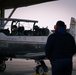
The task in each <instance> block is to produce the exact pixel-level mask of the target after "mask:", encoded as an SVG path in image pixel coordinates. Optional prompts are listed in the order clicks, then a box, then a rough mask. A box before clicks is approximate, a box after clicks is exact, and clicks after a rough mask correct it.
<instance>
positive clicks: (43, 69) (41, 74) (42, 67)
mask: <svg viewBox="0 0 76 75" xmlns="http://www.w3.org/2000/svg"><path fill="white" fill-rule="evenodd" d="M36 63H37V66H36V68H35V71H36V75H45V74H46V73H47V72H48V67H47V66H46V64H45V62H44V61H42V60H40V61H36ZM46 75H47V74H46Z"/></svg>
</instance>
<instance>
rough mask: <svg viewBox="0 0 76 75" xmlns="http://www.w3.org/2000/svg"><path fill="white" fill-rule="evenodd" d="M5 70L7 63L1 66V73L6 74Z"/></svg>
mask: <svg viewBox="0 0 76 75" xmlns="http://www.w3.org/2000/svg"><path fill="white" fill-rule="evenodd" d="M5 69H6V64H5V63H2V64H0V72H4V71H5Z"/></svg>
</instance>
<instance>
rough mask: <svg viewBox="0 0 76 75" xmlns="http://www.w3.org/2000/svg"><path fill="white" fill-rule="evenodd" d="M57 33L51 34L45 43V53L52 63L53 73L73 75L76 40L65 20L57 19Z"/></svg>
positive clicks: (55, 74) (53, 74) (54, 74)
mask: <svg viewBox="0 0 76 75" xmlns="http://www.w3.org/2000/svg"><path fill="white" fill-rule="evenodd" d="M54 28H55V33H53V34H51V35H50V36H49V37H48V39H47V43H46V45H45V54H46V56H47V58H48V59H49V60H50V62H51V65H52V75H71V74H72V68H73V67H72V57H73V55H74V54H75V52H76V51H75V40H74V38H73V36H72V35H71V34H69V33H68V32H67V31H66V25H65V23H64V22H63V21H61V20H60V21H57V23H56V25H55V27H54Z"/></svg>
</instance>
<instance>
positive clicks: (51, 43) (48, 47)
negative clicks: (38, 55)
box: [45, 36, 53, 59]
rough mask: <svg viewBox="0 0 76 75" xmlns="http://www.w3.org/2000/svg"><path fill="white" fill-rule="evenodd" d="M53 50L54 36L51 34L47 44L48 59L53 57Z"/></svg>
mask: <svg viewBox="0 0 76 75" xmlns="http://www.w3.org/2000/svg"><path fill="white" fill-rule="evenodd" d="M52 50H53V37H52V36H49V37H48V39H47V43H46V45H45V54H46V57H47V58H48V59H51V53H52Z"/></svg>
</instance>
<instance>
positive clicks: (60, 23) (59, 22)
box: [56, 21, 66, 28]
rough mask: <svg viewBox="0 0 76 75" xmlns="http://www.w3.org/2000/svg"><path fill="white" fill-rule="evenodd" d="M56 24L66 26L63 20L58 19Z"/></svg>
mask: <svg viewBox="0 0 76 75" xmlns="http://www.w3.org/2000/svg"><path fill="white" fill-rule="evenodd" d="M56 26H58V27H64V28H65V26H66V25H65V23H64V22H63V21H57V23H56Z"/></svg>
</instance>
